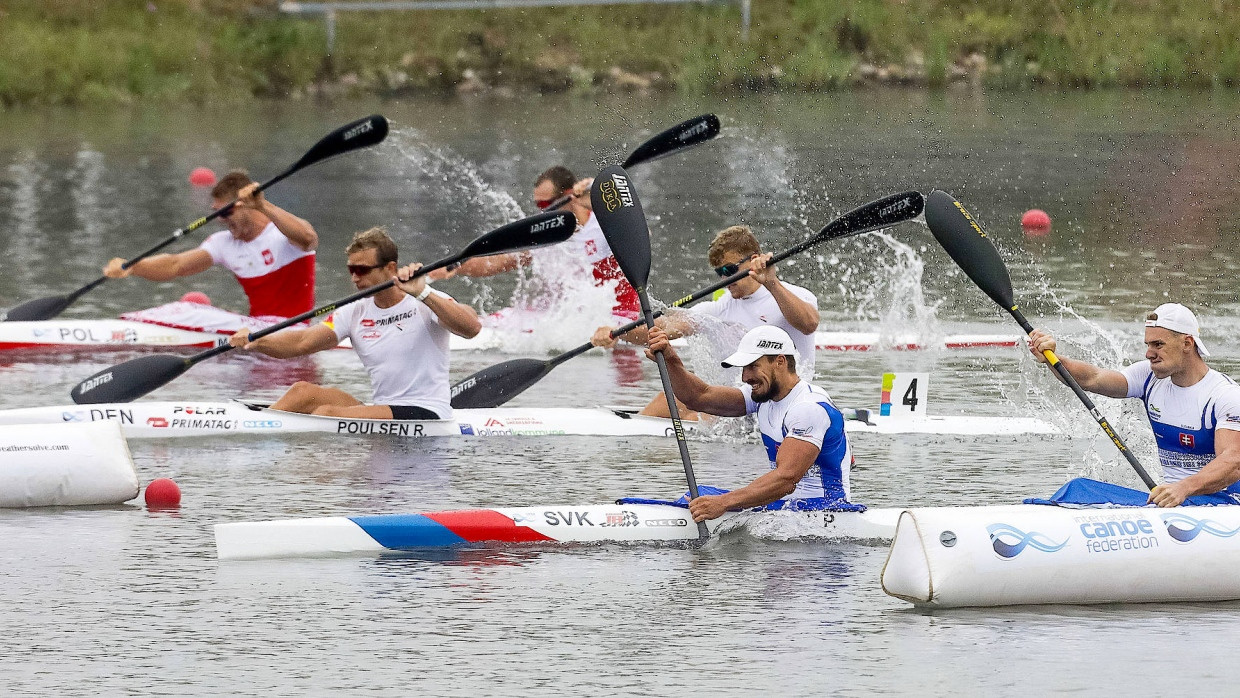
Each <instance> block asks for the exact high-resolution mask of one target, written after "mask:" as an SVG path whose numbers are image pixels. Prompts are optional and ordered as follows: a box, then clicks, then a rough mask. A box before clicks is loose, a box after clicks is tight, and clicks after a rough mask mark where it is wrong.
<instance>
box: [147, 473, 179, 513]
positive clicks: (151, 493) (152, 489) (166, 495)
mask: <svg viewBox="0 0 1240 698" xmlns="http://www.w3.org/2000/svg"><path fill="white" fill-rule="evenodd" d="M145 497H146V506H147V508H148V509H171V508H174V507H179V506H181V488H180V487H177V483H175V482H173V481H172V480H170V479H168V478H166V477H161V478H159V479H157V480H151V482H150V484H148V485H147V486H146V493H145Z"/></svg>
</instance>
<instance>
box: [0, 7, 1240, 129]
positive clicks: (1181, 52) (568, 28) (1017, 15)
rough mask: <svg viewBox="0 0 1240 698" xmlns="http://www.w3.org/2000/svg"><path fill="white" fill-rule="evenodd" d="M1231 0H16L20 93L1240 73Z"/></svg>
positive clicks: (4, 96) (845, 84)
mask: <svg viewBox="0 0 1240 698" xmlns="http://www.w3.org/2000/svg"><path fill="white" fill-rule="evenodd" d="M1229 5H1231V3H1229V2H1224V0H1161V1H1160V0H1124V1H1123V2H1121V1H1120V0H1046V1H1045V2H1039V3H1009V2H1006V1H1001V0H838V1H835V0H833V1H832V2H823V1H819V0H753V21H752V25H751V30H750V35H749V39H748V41H742V40H741V38H740V36H739V33H740V11H739V9H738V8H737V6H735V5H674V6H672V5H617V6H610V7H565V8H558V9H537V10H534V9H531V10H485V11H418V12H342V13H340V14H339V20H338V24H337V37H336V47H335V51H334V54H333V55H331V56H330V57H329V56H328V55H327V52H326V34H325V26H324V23H323V21H322V20H321V18H319V17H317V16H298V15H282V14H279V13H278V12H276V11H275V2H274V1H273V0H16V1H15V2H9V3H6V4H4V5H0V104H6V105H20V104H92V103H116V102H126V101H134V100H189V101H195V102H203V101H206V100H237V99H252V98H255V97H258V98H278V99H285V98H300V97H306V96H314V95H324V94H326V95H331V94H338V93H349V92H355V93H368V94H383V95H387V94H392V95H397V94H408V93H425V92H432V93H461V92H475V91H490V90H500V91H503V90H512V89H524V90H530V89H534V90H541V91H546V92H559V91H577V92H582V93H590V92H592V91H596V90H608V91H616V90H634V91H646V90H682V91H687V92H695V93H709V92H716V93H717V92H730V91H738V90H762V89H792V90H829V89H841V88H850V87H855V86H862V85H866V84H873V83H896V84H908V85H915V86H929V87H939V86H943V85H947V84H949V83H952V82H968V83H972V84H975V85H984V86H987V87H991V88H1024V87H1028V86H1049V87H1052V88H1077V87H1150V86H1158V87H1185V88H1230V89H1234V88H1235V87H1236V86H1238V85H1240V13H1236V12H1227V11H1225V8H1226V7H1227V6H1229Z"/></svg>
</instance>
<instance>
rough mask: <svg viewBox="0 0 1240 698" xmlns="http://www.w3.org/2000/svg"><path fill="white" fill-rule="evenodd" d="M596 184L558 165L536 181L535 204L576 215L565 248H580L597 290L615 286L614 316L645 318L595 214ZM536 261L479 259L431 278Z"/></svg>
mask: <svg viewBox="0 0 1240 698" xmlns="http://www.w3.org/2000/svg"><path fill="white" fill-rule="evenodd" d="M593 183H594V180H593V179H582V180H578V179H577V177H576V176H575V175H574V174H573V173H572V171H571V170H569V169H568V168H567V167H564V166H561V165H556V166H555V167H552V168H551V169H549V170H547V171H546V172H543V173H542V174H540V175H539V176H538V179H537V180H535V182H534V204H535V205H536V206H538V208H540V209H543V210H546V209H548V208H552V207H555V208H560V209H563V210H566V211H571V212H572V214H573V215H574V216H575V217H576V218H577V232H575V233H573V236H572V237H571V238H569V240H568V242H566V243H564V244H565V245H574V246H577V247H578V248H579V249H580V250H581V253H582V254H583V255H584V256H585V259H586V261H587V262H588V263H589V264H590V266H591V267H592V273H593V276H594V285H595V286H602V285H603V284H607V283H611V284H615V289H616V301H615V305H613V306H612V315H613V316H615V317H617V318H626V319H629V320H632V319H635V318H637V316H638V315H640V314H641V305H640V303H639V302H638V300H637V291H635V290H633V287H632V286H631V285H630V284H629V282H628V281H627V280H626V279H625V278H624V273H623V272H622V271H620V265H619V264H618V263H616V258H615V257H614V256H613V255H612V254H611V247H610V246H608V244H607V238H605V237H604V236H603V229H602V228H600V227H599V224H598V218H596V217H595V215H594V211H592V210H591V207H590V185H591V184H593ZM532 260H533V258H532V257H531V256H530V253H529V252H511V253H506V254H498V255H491V256H489V257H475V258H473V259H470V260H468V261H465V262H463V263H461V264H460V265H458V266H456V267H454V268H452V269H447V270H441V271H436V272H434V273H433V274H431V279H432V280H440V279H448V278H451V277H453V276H473V277H483V276H495V275H496V274H502V273H504V272H508V271H513V270H515V269H517V268H519V267H523V266H526V265H528V264H529V263H530V262H531V261H532Z"/></svg>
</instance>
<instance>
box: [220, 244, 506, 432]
mask: <svg viewBox="0 0 1240 698" xmlns="http://www.w3.org/2000/svg"><path fill="white" fill-rule="evenodd" d="M345 252H346V253H347V254H348V255H349V257H348V270H349V275H350V276H351V277H352V279H353V285H354V286H356V287H357V289H358V290H359V291H361V290H365V289H368V288H371V287H373V286H377V285H379V284H381V283H383V282H385V281H387V280H389V279H396V280H397V282H396V284H395V285H393V286H390V287H388V288H386V289H384V290H382V291H379V292H378V293H376V294H374V295H373V296H370V297H367V298H363V299H362V300H360V301H357V302H355V303H351V304H349V305H346V306H344V307H342V308H339V309H337V310H336V311H335V312H334V313H332V315H331V316H330V317H329V318H328V319H327V320H326V321H324V322H322V323H320V324H317V325H314V326H313V327H309V328H289V329H286V330H282V331H280V332H276V333H275V334H270V335H267V336H266V337H263V338H261V339H258V340H257V341H254V342H250V341H248V335H249V331H248V330H247V329H244V328H243V329H241V330H238V331H237V333H236V334H234V335H233V336H232V337H231V338H229V343H230V344H232V345H233V346H234V347H238V348H241V349H248V350H253V351H258V352H261V353H263V354H266V355H268V356H273V357H276V358H279V359H288V358H292V357H295V356H305V355H307V354H313V353H315V352H319V351H324V350H326V349H332V348H334V347H335V346H336V345H337V344H339V343H340V342H341V341H343V340H345V339H348V340H350V342H351V343H352V345H353V350H354V351H356V352H357V355H358V357H359V358H360V359H361V360H362V365H363V366H364V367H365V368H366V372H367V373H369V374H370V383H371V386H372V387H373V388H374V402H375V404H372V405H366V404H362V402H360V401H359V400H357V399H356V398H354V397H353V396H352V395H349V394H348V393H346V392H344V391H343V390H340V389H338V388H326V387H323V386H321V385H315V384H314V383H307V382H298V383H294V384H293V386H292V387H291V388H289V390H288V392H286V393H285V394H284V396H283V397H281V398H280V399H279V400H277V401H276V403H275V404H273V405H272V406H271V407H272V409H277V410H285V411H288V412H300V413H304V414H317V415H325V416H330V417H346V418H351V419H448V418H450V417H451V416H452V406H451V404H450V403H449V387H448V363H449V362H448V354H449V351H448V335H449V333H451V334H455V335H459V336H461V337H465V338H466V339H468V338H470V337H473V336H474V335H476V334H478V332H479V330H481V329H482V324H481V323H480V322H479V321H478V313H477V312H475V311H474V309H473V308H471V307H469V306H468V305H465V304H463V303H459V302H457V301H456V300H454V299H453V298H452V297H451V296H449V295H448V294H446V293H443V292H442V291H437V290H434V289H432V288H431V287H430V285H429V284H428V283H427V280H426V277H425V276H419V277H417V278H414V279H412V280H410V277H411V276H412V275H413V273H414V272H416V271H417V270H418V269H420V268H421V267H422V265H421V264H417V263H415V264H409V265H406V266H404V267H400V268H398V267H397V265H396V259H397V257H396V254H397V250H396V243H395V242H393V241H392V238H390V237H388V235H387V233H385V232H384V231H383V229H382V228H371V229H370V230H367V231H364V232H361V233H357V234H356V235H354V236H353V241H352V242H350V243H349V245H348V247H346V248H345Z"/></svg>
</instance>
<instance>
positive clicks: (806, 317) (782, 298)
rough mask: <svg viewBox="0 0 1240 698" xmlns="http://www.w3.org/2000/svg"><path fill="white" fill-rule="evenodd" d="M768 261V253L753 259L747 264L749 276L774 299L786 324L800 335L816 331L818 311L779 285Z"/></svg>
mask: <svg viewBox="0 0 1240 698" xmlns="http://www.w3.org/2000/svg"><path fill="white" fill-rule="evenodd" d="M770 259H771V254H770V253H769V252H768V253H767V254H760V255H757V256H756V257H754V258H753V260H752V261H751V262H750V264H749V275H750V276H751V277H753V279H754V280H755V281H757V282H758V283H760V284H762V285H763V286H765V287H766V290H768V291H770V292H771V296H772V297H774V298H775V303H776V304H777V305H778V306H779V312H781V313H783V314H784V319H786V320H787V321H788V324H790V325H792V326H793V327H795V328H796V329H797V330H798V331H800V332H801V334H810V333H812V332H814V331H815V330H817V329H818V309H817V308H815V307H814V306H813V304H812V303H809V302H807V301H805V300H804V299H802V298H799V297H797V295H796V294H795V293H793V292H792V291H791V290H789V289H788V287H787V286H785V285H783V284H782V283H780V281H779V277H778V276H777V275H776V274H775V267H773V266H767V263H768V262H769V261H770Z"/></svg>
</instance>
